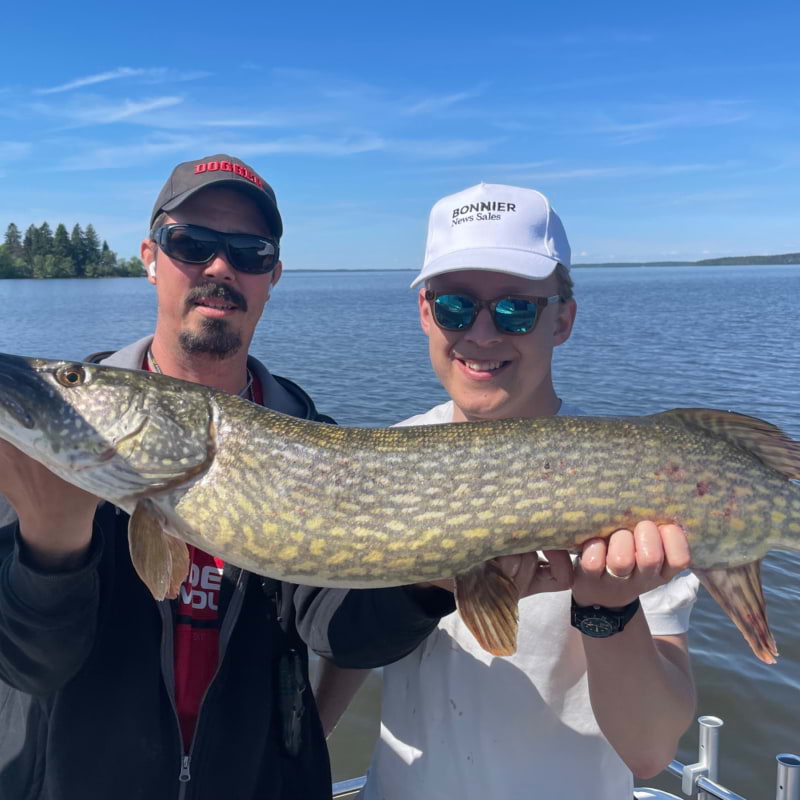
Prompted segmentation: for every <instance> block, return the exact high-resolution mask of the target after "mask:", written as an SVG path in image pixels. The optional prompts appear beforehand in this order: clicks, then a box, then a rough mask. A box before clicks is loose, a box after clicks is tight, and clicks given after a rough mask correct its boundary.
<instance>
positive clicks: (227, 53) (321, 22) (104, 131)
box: [0, 0, 800, 269]
mask: <svg viewBox="0 0 800 800" xmlns="http://www.w3.org/2000/svg"><path fill="white" fill-rule="evenodd" d="M7 5H8V7H6V8H4V23H5V25H4V36H3V39H4V45H3V48H2V53H0V228H1V229H2V230H4V229H5V226H6V225H7V224H8V222H10V221H14V222H16V223H17V224H18V225H20V226H21V227H27V225H29V224H31V223H35V224H40V223H41V222H42V221H44V220H45V219H46V220H48V221H49V222H50V223H51V224H55V223H57V222H62V221H63V222H65V223H66V224H67V225H68V226H71V225H72V224H74V223H75V222H80V223H81V224H86V223H87V222H92V223H94V225H95V227H96V228H97V230H98V232H99V234H100V235H101V236H102V237H104V238H106V239H107V240H108V242H109V244H110V245H111V247H112V248H113V249H115V250H116V251H117V252H118V253H119V254H120V255H123V256H130V255H133V254H134V253H135V252H137V251H138V242H139V240H140V239H141V236H142V235H143V234H144V232H145V229H146V225H147V221H148V217H149V212H150V208H151V206H152V203H153V201H154V199H155V196H156V194H157V193H158V191H159V189H160V187H161V185H162V184H163V182H164V180H165V179H166V177H167V175H168V174H169V172H170V170H171V169H172V167H173V166H174V165H175V164H176V163H178V162H179V161H182V160H186V159H192V158H198V157H200V156H203V155H208V154H212V153H217V152H228V153H230V154H232V155H235V156H238V157H240V158H242V159H244V160H245V161H247V162H248V163H249V164H251V165H252V166H253V167H254V168H255V169H256V170H257V171H259V172H260V173H261V174H262V175H263V176H264V177H265V178H266V179H267V180H268V181H270V183H272V185H273V186H274V188H275V190H276V192H277V195H278V201H279V205H280V207H281V211H282V214H283V217H284V222H285V234H284V241H283V245H282V256H283V259H284V265H285V267H286V268H288V269H291V268H343V267H344V268H348V267H349V268H372V267H375V268H401V267H407V268H415V267H416V266H418V265H419V263H420V261H421V258H422V253H423V249H424V237H425V229H426V220H427V214H428V211H429V210H430V207H431V205H432V204H433V203H434V202H435V201H436V200H437V199H438V198H439V197H442V196H444V195H446V194H450V193H452V192H454V191H458V190H460V189H463V188H466V187H467V186H470V185H473V184H475V183H478V182H480V181H486V182H497V183H511V184H516V185H522V186H530V187H533V188H536V189H539V190H540V191H543V192H544V193H545V194H547V195H548V196H549V197H550V199H551V201H552V204H553V206H554V207H555V208H556V209H557V210H558V212H559V214H560V215H561V216H562V218H563V220H564V222H565V225H566V228H567V231H568V234H569V238H570V241H571V243H572V247H573V253H574V260H575V261H578V262H580V261H606V260H619V261H637V260H657V259H666V258H669V259H684V260H694V259H699V258H704V257H713V256H718V255H740V254H742V255H743V254H757V253H780V252H790V251H792V252H794V251H800V189H799V188H798V187H800V135H798V134H799V133H800V48H798V44H797V31H798V29H800V3H798V2H796V0H793V2H769V0H767V1H766V2H762V3H756V4H754V3H752V2H748V3H744V2H740V1H739V0H733V1H732V2H716V1H715V2H710V1H709V2H693V3H686V2H680V0H677V1H676V2H671V3H658V4H656V3H641V2H637V3H609V4H603V3H598V2H591V3H590V2H577V1H575V2H571V3H564V4H563V5H556V4H553V3H543V2H534V0H530V1H529V2H506V3H497V2H491V1H490V0H484V2H469V1H468V0H463V1H462V2H435V0H429V2H426V3H422V2H416V1H415V0H409V2H405V3H401V4H387V3H377V2H370V3H338V4H336V3H321V2H307V3H295V4H292V5H289V4H281V7H280V8H279V7H278V5H279V4H275V3H263V2H262V3H255V2H252V3H242V2H236V1H235V0H233V2H228V3H225V4H220V3H214V4H211V3H203V2H197V3H192V4H188V3H172V4H165V3H158V4H156V3H147V2H140V3H136V4H134V3H130V4H126V6H125V7H119V8H115V7H114V6H113V5H112V4H109V3H107V2H104V3H95V2H81V3H79V4H66V3H60V4H55V3H52V4H35V5H33V4H24V3H13V4H7Z"/></svg>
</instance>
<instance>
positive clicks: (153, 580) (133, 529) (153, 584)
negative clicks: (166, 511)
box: [128, 500, 189, 600]
mask: <svg viewBox="0 0 800 800" xmlns="http://www.w3.org/2000/svg"><path fill="white" fill-rule="evenodd" d="M128 546H129V547H130V551H131V561H133V566H134V568H135V569H136V572H137V573H138V575H139V577H140V578H141V579H142V581H143V582H144V584H145V586H147V588H148V589H149V590H150V593H151V594H152V595H153V597H154V598H155V599H156V600H164V599H165V598H170V599H172V598H175V597H177V596H178V592H179V590H180V588H181V584H182V583H183V582H184V581H185V580H186V576H187V575H188V573H189V548H188V547H187V546H186V543H185V542H182V541H180V539H175V538H174V537H172V536H169V535H168V534H166V533H164V527H163V524H162V518H161V514H159V512H158V510H157V509H156V508H155V507H154V506H153V504H152V503H151V502H150V501H149V500H140V501H139V502H138V503H137V504H136V508H135V509H134V511H133V514H131V519H130V522H129V523H128Z"/></svg>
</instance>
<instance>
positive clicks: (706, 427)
mask: <svg viewBox="0 0 800 800" xmlns="http://www.w3.org/2000/svg"><path fill="white" fill-rule="evenodd" d="M653 417H656V418H657V417H665V418H668V419H672V420H674V421H679V422H681V423H682V424H684V425H686V426H687V427H689V428H694V429H695V430H702V431H705V432H706V433H710V434H712V435H714V436H716V437H718V438H720V439H724V440H725V441H726V442H728V443H729V444H732V445H734V447H738V448H739V449H741V450H745V451H747V452H748V453H750V454H751V455H753V456H755V457H756V458H757V459H758V460H759V461H761V463H762V464H765V465H766V466H768V467H770V468H771V469H774V470H775V471H776V472H779V473H780V474H781V475H783V476H785V477H786V478H789V479H791V480H800V442H796V441H795V440H794V439H792V438H790V437H789V436H787V435H786V434H785V433H784V432H783V431H782V430H781V429H780V428H778V427H777V426H776V425H772V424H771V423H769V422H764V420H762V419H758V418H756V417H748V416H745V415H744V414H737V413H735V412H733V411H717V410H715V409H711V408H673V409H672V410H671V411H662V412H661V413H660V414H654V415H653Z"/></svg>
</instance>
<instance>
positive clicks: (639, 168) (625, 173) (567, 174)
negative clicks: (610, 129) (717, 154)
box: [515, 162, 739, 181]
mask: <svg viewBox="0 0 800 800" xmlns="http://www.w3.org/2000/svg"><path fill="white" fill-rule="evenodd" d="M735 166H739V164H737V163H735V162H726V163H721V164H702V163H698V164H632V165H626V166H616V167H578V168H575V169H563V170H551V171H549V172H532V173H528V174H525V175H516V176H515V177H516V178H517V179H518V180H519V179H524V180H539V181H546V180H551V181H558V180H572V179H580V178H589V179H592V178H600V179H602V178H654V177H662V176H667V175H680V174H684V173H692V172H708V171H712V170H722V169H724V170H727V169H731V168H732V167H735Z"/></svg>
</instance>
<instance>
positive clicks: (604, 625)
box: [581, 617, 614, 639]
mask: <svg viewBox="0 0 800 800" xmlns="http://www.w3.org/2000/svg"><path fill="white" fill-rule="evenodd" d="M581 633H585V634H586V635H587V636H592V637H594V638H595V639H605V638H606V637H607V636H611V634H612V633H614V626H613V625H612V624H611V622H610V620H608V619H607V618H606V617H584V618H583V619H582V620H581Z"/></svg>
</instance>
